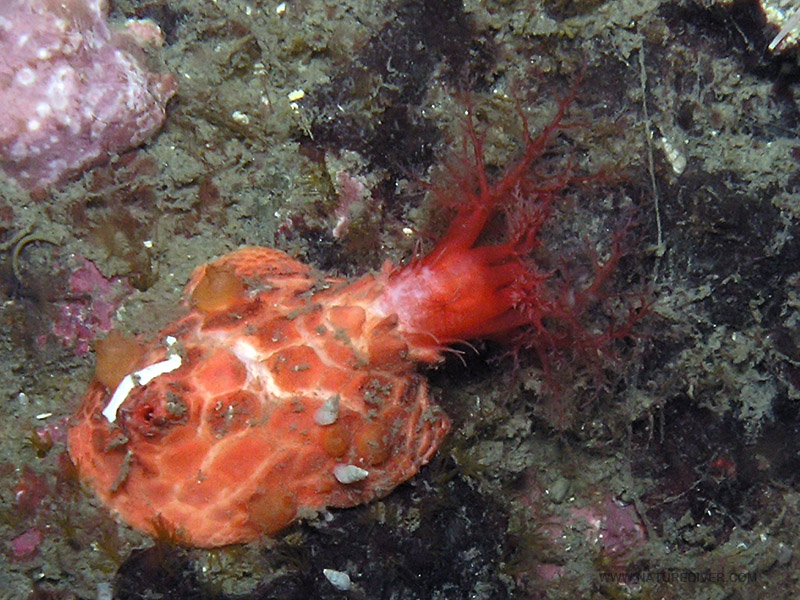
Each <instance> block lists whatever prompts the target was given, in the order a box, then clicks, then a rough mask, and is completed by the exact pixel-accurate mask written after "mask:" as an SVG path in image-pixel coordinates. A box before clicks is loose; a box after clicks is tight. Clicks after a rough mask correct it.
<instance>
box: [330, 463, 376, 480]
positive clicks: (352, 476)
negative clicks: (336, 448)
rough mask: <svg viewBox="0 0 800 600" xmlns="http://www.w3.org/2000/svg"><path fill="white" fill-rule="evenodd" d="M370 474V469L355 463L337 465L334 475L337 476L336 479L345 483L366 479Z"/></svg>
mask: <svg viewBox="0 0 800 600" xmlns="http://www.w3.org/2000/svg"><path fill="white" fill-rule="evenodd" d="M368 475H369V471H367V470H366V469H362V468H361V467H357V466H355V465H336V466H335V467H334V468H333V476H334V477H336V481H338V482H339V483H343V484H345V485H347V484H348V483H355V482H356V481H361V480H362V479H366V478H367V476H368Z"/></svg>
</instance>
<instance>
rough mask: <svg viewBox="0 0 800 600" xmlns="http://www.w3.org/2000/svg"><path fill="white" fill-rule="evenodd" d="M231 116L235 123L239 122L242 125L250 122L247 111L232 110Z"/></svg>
mask: <svg viewBox="0 0 800 600" xmlns="http://www.w3.org/2000/svg"><path fill="white" fill-rule="evenodd" d="M231 118H232V119H233V120H234V121H236V122H237V123H241V124H242V125H248V124H249V123H250V116H249V115H248V114H247V113H243V112H242V111H240V110H235V111H233V113H232V114H231Z"/></svg>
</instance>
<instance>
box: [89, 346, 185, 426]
mask: <svg viewBox="0 0 800 600" xmlns="http://www.w3.org/2000/svg"><path fill="white" fill-rule="evenodd" d="M165 342H166V344H167V359H166V360H162V361H161V362H158V363H155V364H153V365H148V366H146V367H144V368H143V369H140V370H138V371H136V372H134V373H129V374H128V375H126V376H125V377H123V379H122V381H121V382H120V384H119V385H118V386H117V389H116V390H115V391H114V395H113V396H111V400H109V402H108V405H107V406H106V407H105V408H104V409H103V416H104V417H105V418H106V419H108V421H109V423H113V422H114V421H116V420H117V411H118V410H119V407H120V406H122V403H123V402H125V399H126V398H127V397H128V394H130V393H131V391H132V390H133V388H135V387H136V386H137V385H147V384H148V383H150V382H151V381H152V380H153V379H155V378H156V377H158V376H159V375H164V374H166V373H172V371H175V370H176V369H178V368H179V367H180V366H181V363H182V362H183V361H182V359H181V355H180V354H178V353H177V351H176V350H175V349H174V346H175V343H176V342H177V340H176V339H175V338H174V337H172V336H171V335H170V336H168V337H167V338H166V340H165Z"/></svg>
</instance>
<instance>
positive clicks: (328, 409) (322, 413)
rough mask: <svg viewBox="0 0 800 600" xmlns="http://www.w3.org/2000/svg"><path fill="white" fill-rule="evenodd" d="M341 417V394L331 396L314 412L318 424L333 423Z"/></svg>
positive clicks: (315, 421)
mask: <svg viewBox="0 0 800 600" xmlns="http://www.w3.org/2000/svg"><path fill="white" fill-rule="evenodd" d="M338 418H339V394H336V395H335V396H331V397H330V398H328V399H327V400H325V403H324V404H323V405H322V406H320V407H319V408H318V409H317V412H315V413H314V423H316V424H317V425H333V424H334V423H336V419H338Z"/></svg>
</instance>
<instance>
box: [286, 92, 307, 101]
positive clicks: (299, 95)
mask: <svg viewBox="0 0 800 600" xmlns="http://www.w3.org/2000/svg"><path fill="white" fill-rule="evenodd" d="M305 97H306V93H305V92H304V91H303V90H294V91H291V92H289V96H288V98H289V102H297V101H298V100H302V99H303V98H305Z"/></svg>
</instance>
